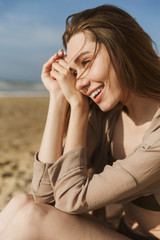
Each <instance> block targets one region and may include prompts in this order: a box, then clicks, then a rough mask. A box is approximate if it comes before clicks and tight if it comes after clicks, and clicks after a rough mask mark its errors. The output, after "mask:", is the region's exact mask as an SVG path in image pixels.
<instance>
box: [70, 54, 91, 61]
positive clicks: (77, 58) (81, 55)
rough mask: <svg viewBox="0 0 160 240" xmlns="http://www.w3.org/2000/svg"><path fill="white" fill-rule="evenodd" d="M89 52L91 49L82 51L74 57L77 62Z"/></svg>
mask: <svg viewBox="0 0 160 240" xmlns="http://www.w3.org/2000/svg"><path fill="white" fill-rule="evenodd" d="M88 53H91V52H89V51H85V52H81V53H80V54H79V55H78V56H77V57H76V58H75V59H74V62H75V63H77V62H78V61H79V59H80V58H81V57H83V56H84V55H86V54H88Z"/></svg>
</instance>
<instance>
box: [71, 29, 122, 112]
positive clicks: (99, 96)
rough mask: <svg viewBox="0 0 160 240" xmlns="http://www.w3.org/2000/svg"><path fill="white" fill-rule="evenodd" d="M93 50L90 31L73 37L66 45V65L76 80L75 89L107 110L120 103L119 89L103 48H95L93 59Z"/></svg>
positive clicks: (101, 45)
mask: <svg viewBox="0 0 160 240" xmlns="http://www.w3.org/2000/svg"><path fill="white" fill-rule="evenodd" d="M95 47H96V43H95V41H94V39H93V35H92V34H91V33H90V32H87V31H86V32H80V33H77V34H75V35H74V36H72V37H71V39H70V41H69V42H68V44H67V62H68V64H69V67H70V69H71V71H73V74H74V75H75V76H76V78H77V80H76V84H75V86H76V89H77V90H78V91H80V92H81V93H82V94H84V95H86V96H88V97H90V98H91V99H92V100H93V101H94V102H95V103H96V104H97V105H98V106H99V108H100V109H101V110H102V111H108V110H110V109H112V108H113V107H114V106H116V105H117V104H118V103H119V102H120V101H122V97H123V95H122V89H121V87H120V84H119V81H118V79H117V76H116V73H115V70H114V68H113V65H112V63H111V61H110V57H109V55H108V52H107V50H106V48H105V46H104V45H103V44H98V45H97V50H96V55H95V58H94V54H95ZM93 58H94V60H93ZM92 60H93V62H91V61H92ZM90 63H91V66H89V64H90ZM87 66H88V68H87Z"/></svg>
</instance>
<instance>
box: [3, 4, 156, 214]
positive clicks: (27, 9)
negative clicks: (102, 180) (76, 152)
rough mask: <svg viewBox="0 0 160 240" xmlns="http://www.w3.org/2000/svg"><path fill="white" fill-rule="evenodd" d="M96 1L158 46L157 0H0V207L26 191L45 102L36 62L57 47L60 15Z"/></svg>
mask: <svg viewBox="0 0 160 240" xmlns="http://www.w3.org/2000/svg"><path fill="white" fill-rule="evenodd" d="M102 4H113V5H116V6H118V7H120V8H122V9H124V10H126V11H127V12H128V13H130V14H131V15H132V16H133V17H134V18H135V19H136V20H137V21H138V23H139V24H140V25H141V26H142V28H143V29H144V30H145V31H146V32H147V33H148V34H149V35H150V36H151V37H152V39H153V40H154V41H155V43H156V44H157V47H158V50H160V30H159V29H160V14H159V12H160V0H80V1H75V0H27V1H26V0H0V210H1V209H2V208H3V207H4V206H5V204H6V203H7V202H8V201H9V200H10V199H11V198H12V197H13V196H14V195H15V194H17V193H20V192H30V182H31V177H32V169H33V158H34V153H35V152H36V151H38V148H39V144H40V139H41V136H42V132H43V127H44V123H45V118H46V114H47V105H48V95H47V92H46V91H45V90H44V87H43V85H42V84H41V79H40V75H41V68H42V65H43V63H44V62H45V61H47V59H48V58H49V57H50V56H51V55H53V54H54V53H55V52H57V51H58V50H59V49H60V48H63V45H62V39H61V37H62V34H63V32H64V28H65V19H66V17H67V16H68V15H70V14H72V13H75V12H79V11H81V10H84V9H86V8H93V7H96V6H98V5H102Z"/></svg>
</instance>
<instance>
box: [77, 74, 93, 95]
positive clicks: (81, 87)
mask: <svg viewBox="0 0 160 240" xmlns="http://www.w3.org/2000/svg"><path fill="white" fill-rule="evenodd" d="M89 85H90V80H89V79H88V78H79V79H77V81H76V84H75V87H76V89H77V90H78V91H83V93H85V92H86V91H87V89H88V87H89Z"/></svg>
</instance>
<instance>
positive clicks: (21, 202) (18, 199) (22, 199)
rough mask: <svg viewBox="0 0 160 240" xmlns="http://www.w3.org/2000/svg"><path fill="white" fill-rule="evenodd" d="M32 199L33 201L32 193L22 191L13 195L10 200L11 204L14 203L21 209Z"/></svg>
mask: <svg viewBox="0 0 160 240" xmlns="http://www.w3.org/2000/svg"><path fill="white" fill-rule="evenodd" d="M32 201H33V197H32V195H29V194H24V193H22V194H18V195H16V196H15V197H13V199H12V200H11V201H10V204H11V205H14V207H15V208H18V209H21V208H22V207H24V206H25V205H27V204H28V203H30V202H32ZM18 209H17V210H18Z"/></svg>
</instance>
